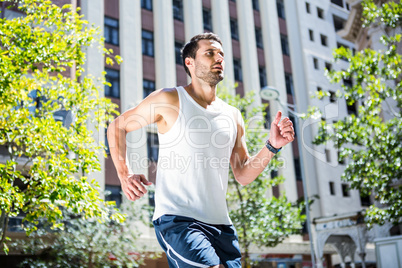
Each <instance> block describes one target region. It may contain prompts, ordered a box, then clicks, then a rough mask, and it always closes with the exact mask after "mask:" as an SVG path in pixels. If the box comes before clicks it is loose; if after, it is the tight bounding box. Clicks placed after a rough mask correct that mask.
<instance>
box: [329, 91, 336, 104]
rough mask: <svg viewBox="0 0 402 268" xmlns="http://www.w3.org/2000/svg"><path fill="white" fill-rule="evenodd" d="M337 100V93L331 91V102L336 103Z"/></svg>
mask: <svg viewBox="0 0 402 268" xmlns="http://www.w3.org/2000/svg"><path fill="white" fill-rule="evenodd" d="M336 99H337V98H336V93H335V92H333V91H329V101H330V102H332V103H334V102H336Z"/></svg>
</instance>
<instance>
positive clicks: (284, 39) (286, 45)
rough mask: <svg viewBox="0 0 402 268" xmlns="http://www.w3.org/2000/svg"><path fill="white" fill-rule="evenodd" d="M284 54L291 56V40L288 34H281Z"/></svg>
mask: <svg viewBox="0 0 402 268" xmlns="http://www.w3.org/2000/svg"><path fill="white" fill-rule="evenodd" d="M281 46H282V54H284V55H287V56H289V55H290V53H289V42H288V37H287V36H286V35H283V34H281Z"/></svg>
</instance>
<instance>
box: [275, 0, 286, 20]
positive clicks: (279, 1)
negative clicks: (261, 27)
mask: <svg viewBox="0 0 402 268" xmlns="http://www.w3.org/2000/svg"><path fill="white" fill-rule="evenodd" d="M276 9H277V11H278V17H279V18H282V19H285V4H284V3H283V0H276Z"/></svg>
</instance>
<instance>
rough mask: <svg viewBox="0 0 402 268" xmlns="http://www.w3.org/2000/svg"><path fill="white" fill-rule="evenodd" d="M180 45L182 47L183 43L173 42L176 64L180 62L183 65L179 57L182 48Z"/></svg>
mask: <svg viewBox="0 0 402 268" xmlns="http://www.w3.org/2000/svg"><path fill="white" fill-rule="evenodd" d="M182 47H183V43H181V42H175V43H174V50H175V56H176V64H180V65H183V60H182V58H181V49H182Z"/></svg>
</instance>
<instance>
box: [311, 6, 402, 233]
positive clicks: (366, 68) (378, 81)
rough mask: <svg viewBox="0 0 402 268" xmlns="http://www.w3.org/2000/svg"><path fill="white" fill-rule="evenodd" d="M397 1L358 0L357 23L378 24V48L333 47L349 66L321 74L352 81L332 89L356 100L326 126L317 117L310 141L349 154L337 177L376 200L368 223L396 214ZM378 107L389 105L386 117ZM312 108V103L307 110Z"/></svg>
mask: <svg viewBox="0 0 402 268" xmlns="http://www.w3.org/2000/svg"><path fill="white" fill-rule="evenodd" d="M397 2H398V1H389V2H388V3H382V4H381V5H377V4H375V3H374V2H373V1H371V0H365V1H363V2H362V7H363V14H362V15H363V16H362V19H363V27H365V28H369V29H370V28H380V29H382V30H384V33H385V34H384V35H383V36H382V38H381V43H382V44H383V45H384V49H381V50H373V49H370V48H366V49H364V50H362V51H358V52H357V53H353V52H352V51H351V50H350V49H345V48H343V47H342V48H338V49H336V50H335V51H334V58H335V62H336V61H338V60H340V59H346V60H347V61H348V62H349V67H348V68H347V69H346V70H341V71H330V72H327V75H328V77H329V79H330V81H331V82H332V83H340V82H341V81H342V79H351V80H352V81H353V82H354V83H353V86H351V87H348V86H344V85H342V86H341V87H342V89H340V90H338V91H337V94H336V95H337V97H338V98H343V99H345V100H346V102H347V104H348V105H356V104H358V111H357V113H356V114H351V115H348V116H346V117H345V118H343V119H342V120H339V121H338V122H337V123H335V124H333V125H332V127H330V126H328V125H326V124H325V122H322V123H321V124H320V126H319V132H318V135H317V137H316V139H315V143H316V144H323V143H326V142H328V141H330V140H331V141H333V142H334V144H335V147H336V148H337V149H338V150H339V152H340V158H341V160H343V159H345V158H349V163H348V165H347V167H346V169H345V171H344V173H343V175H342V179H343V180H345V181H347V182H349V183H350V186H351V188H352V189H357V190H359V191H360V193H361V195H362V196H369V195H373V196H374V199H375V201H376V202H375V203H374V204H373V205H371V206H370V207H369V209H368V210H367V212H366V220H367V223H368V225H369V226H371V225H372V224H384V223H385V222H392V223H394V224H397V223H399V222H400V221H401V216H402V186H401V183H400V182H401V178H402V169H401V162H402V147H401V142H402V120H401V107H402V90H401V89H402V84H401V70H402V60H401V55H400V54H398V50H397V47H398V46H401V25H402V19H401V16H402V2H401V1H399V3H397ZM324 96H325V94H320V96H319V97H320V98H321V97H324ZM384 107H386V108H388V109H389V110H390V111H391V113H392V117H391V119H387V118H384V116H383V115H384V114H383V108H384ZM315 111H317V108H314V109H312V111H310V112H315Z"/></svg>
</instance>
